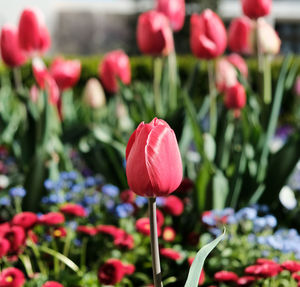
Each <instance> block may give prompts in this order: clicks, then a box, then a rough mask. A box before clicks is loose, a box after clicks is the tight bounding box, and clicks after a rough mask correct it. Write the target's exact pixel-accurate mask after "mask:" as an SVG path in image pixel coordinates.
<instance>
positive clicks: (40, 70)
mask: <svg viewBox="0 0 300 287" xmlns="http://www.w3.org/2000/svg"><path fill="white" fill-rule="evenodd" d="M32 71H33V76H34V78H35V80H36V82H37V83H38V85H39V87H40V88H41V89H45V81H46V78H47V77H48V76H49V72H48V69H47V67H46V65H45V63H44V62H43V60H42V59H41V58H34V59H33V60H32Z"/></svg>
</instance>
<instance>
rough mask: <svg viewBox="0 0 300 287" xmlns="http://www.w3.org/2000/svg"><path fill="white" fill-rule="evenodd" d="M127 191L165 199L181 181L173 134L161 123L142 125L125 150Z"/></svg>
mask: <svg viewBox="0 0 300 287" xmlns="http://www.w3.org/2000/svg"><path fill="white" fill-rule="evenodd" d="M126 161H127V164H126V175H127V181H128V184H129V187H130V189H131V190H132V191H134V192H135V193H136V194H138V195H141V196H146V197H155V196H165V195H168V194H170V193H171V192H173V191H174V190H176V188H177V187H178V186H179V185H180V183H181V180H182V162H181V156H180V152H179V148H178V144H177V140H176V136H175V133H174V131H173V130H172V129H171V128H170V126H169V125H168V124H167V123H166V122H165V121H163V120H159V119H157V118H155V119H153V120H152V121H151V122H150V123H149V124H145V123H144V122H142V123H141V124H140V125H139V126H138V128H137V129H136V130H135V131H134V132H133V134H132V135H131V137H130V139H129V141H128V144H127V148H126Z"/></svg>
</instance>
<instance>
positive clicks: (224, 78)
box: [216, 58, 237, 93]
mask: <svg viewBox="0 0 300 287" xmlns="http://www.w3.org/2000/svg"><path fill="white" fill-rule="evenodd" d="M236 83H237V72H236V70H235V68H234V66H233V65H232V64H231V63H229V61H228V60H227V59H225V58H222V59H220V60H218V61H217V63H216V86H217V89H218V91H219V92H221V93H222V92H225V91H226V89H227V88H229V87H232V86H234V85H235V84H236Z"/></svg>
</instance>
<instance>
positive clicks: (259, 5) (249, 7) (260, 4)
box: [242, 0, 272, 19]
mask: <svg viewBox="0 0 300 287" xmlns="http://www.w3.org/2000/svg"><path fill="white" fill-rule="evenodd" d="M242 8H243V12H244V14H245V15H247V16H248V17H250V18H254V19H257V18H259V17H263V16H266V15H268V14H270V12H271V8H272V0H242Z"/></svg>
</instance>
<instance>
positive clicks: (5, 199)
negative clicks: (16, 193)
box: [0, 196, 11, 206]
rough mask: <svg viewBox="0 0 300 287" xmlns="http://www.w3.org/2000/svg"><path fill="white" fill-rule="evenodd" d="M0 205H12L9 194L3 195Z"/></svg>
mask: <svg viewBox="0 0 300 287" xmlns="http://www.w3.org/2000/svg"><path fill="white" fill-rule="evenodd" d="M0 205H2V206H9V205H11V200H10V198H9V197H8V196H3V197H1V198H0Z"/></svg>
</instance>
